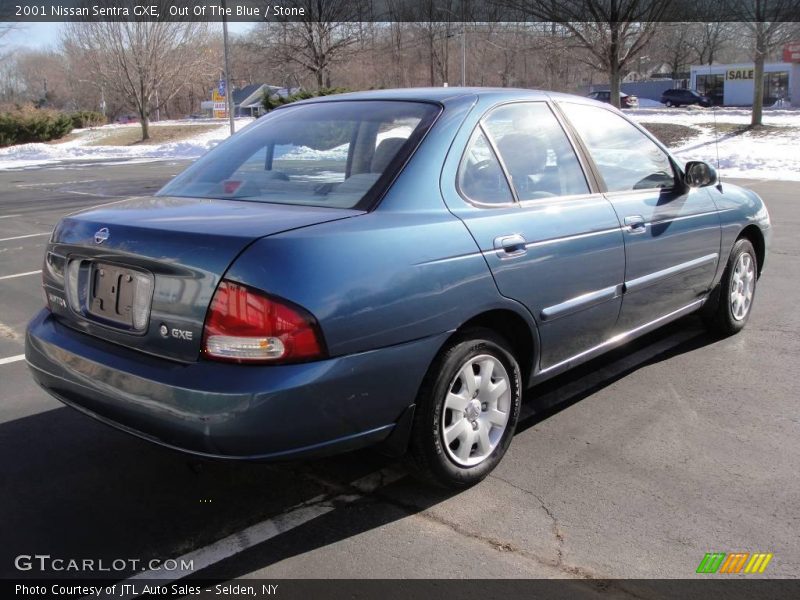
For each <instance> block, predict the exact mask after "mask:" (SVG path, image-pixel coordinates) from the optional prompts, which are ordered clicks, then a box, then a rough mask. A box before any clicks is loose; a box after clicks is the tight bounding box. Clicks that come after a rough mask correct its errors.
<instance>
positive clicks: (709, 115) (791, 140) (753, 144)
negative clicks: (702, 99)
mask: <svg viewBox="0 0 800 600" xmlns="http://www.w3.org/2000/svg"><path fill="white" fill-rule="evenodd" d="M627 114H629V115H630V116H631V117H632V118H634V119H635V120H637V121H639V122H641V123H644V124H647V123H674V124H677V125H684V126H686V127H691V128H693V129H695V130H696V131H697V133H698V136H697V137H696V138H694V139H692V140H691V141H689V142H688V143H686V144H684V145H683V146H680V147H677V148H672V153H673V155H674V156H675V157H676V158H677V159H679V160H681V161H689V160H702V161H705V162H707V163H709V164H711V165H714V166H717V164H719V171H720V175H722V176H723V177H752V178H767V179H782V180H790V181H800V152H798V150H797V149H798V148H800V109H797V108H795V109H792V108H791V107H789V108H786V107H785V106H784V107H781V108H766V109H764V119H763V123H764V125H768V126H773V127H779V128H782V129H783V131H776V132H774V133H773V132H763V131H760V132H750V131H745V132H741V133H736V134H731V133H725V132H721V133H720V134H719V135H716V136H715V134H714V121H715V118H716V122H717V123H718V124H723V123H724V124H735V125H748V124H749V123H750V109H747V108H700V107H692V108H664V109H662V110H657V109H638V110H631V111H627ZM715 139H716V143H715ZM718 154H719V163H717V155H718Z"/></svg>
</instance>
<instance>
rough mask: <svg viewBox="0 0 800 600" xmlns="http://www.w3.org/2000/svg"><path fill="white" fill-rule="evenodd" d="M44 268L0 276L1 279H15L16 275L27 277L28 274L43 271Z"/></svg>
mask: <svg viewBox="0 0 800 600" xmlns="http://www.w3.org/2000/svg"><path fill="white" fill-rule="evenodd" d="M41 272H42V270H41V269H39V270H38V271H28V272H26V273H14V274H13V275H3V276H2V277H0V281H1V280H3V279H14V278H16V277H25V276H26V275H36V274H37V273H41Z"/></svg>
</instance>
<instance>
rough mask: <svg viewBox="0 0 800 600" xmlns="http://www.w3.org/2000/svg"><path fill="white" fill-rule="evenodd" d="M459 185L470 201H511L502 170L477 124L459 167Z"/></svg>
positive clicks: (493, 202)
mask: <svg viewBox="0 0 800 600" xmlns="http://www.w3.org/2000/svg"><path fill="white" fill-rule="evenodd" d="M458 188H459V190H460V191H461V193H462V194H464V195H465V196H466V197H467V198H469V199H470V200H473V201H475V202H481V203H483V204H507V203H509V202H513V201H514V196H513V195H512V194H511V188H509V187H508V180H506V176H505V173H503V169H502V167H501V166H500V162H499V161H498V160H497V156H495V153H494V151H493V150H492V147H491V146H490V145H489V142H488V141H487V139H486V135H484V133H483V130H482V129H481V128H480V127H478V128H477V129H476V130H475V133H473V134H472V139H471V140H470V142H469V145H468V146H467V151H466V152H465V153H464V157H463V158H462V159H461V166H460V167H459V169H458Z"/></svg>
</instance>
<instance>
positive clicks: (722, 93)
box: [690, 62, 800, 106]
mask: <svg viewBox="0 0 800 600" xmlns="http://www.w3.org/2000/svg"><path fill="white" fill-rule="evenodd" d="M754 73H755V69H754V67H753V63H741V64H735V65H695V66H692V68H691V79H690V87H691V89H693V90H697V91H698V92H700V93H701V94H706V95H708V96H711V97H712V98H714V99H715V100H716V102H717V103H719V104H722V105H724V106H752V104H753V76H754ZM781 98H783V99H784V100H790V99H794V101H795V104H796V105H800V62H798V63H788V62H781V63H768V64H766V65H764V105H765V106H770V105H772V104H774V103H775V102H776V101H777V100H779V99H781Z"/></svg>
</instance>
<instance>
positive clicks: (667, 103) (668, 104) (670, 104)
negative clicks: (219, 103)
mask: <svg viewBox="0 0 800 600" xmlns="http://www.w3.org/2000/svg"><path fill="white" fill-rule="evenodd" d="M664 104H666V105H667V108H672V107H673V104H672V100H667V101H666V102H664Z"/></svg>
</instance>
